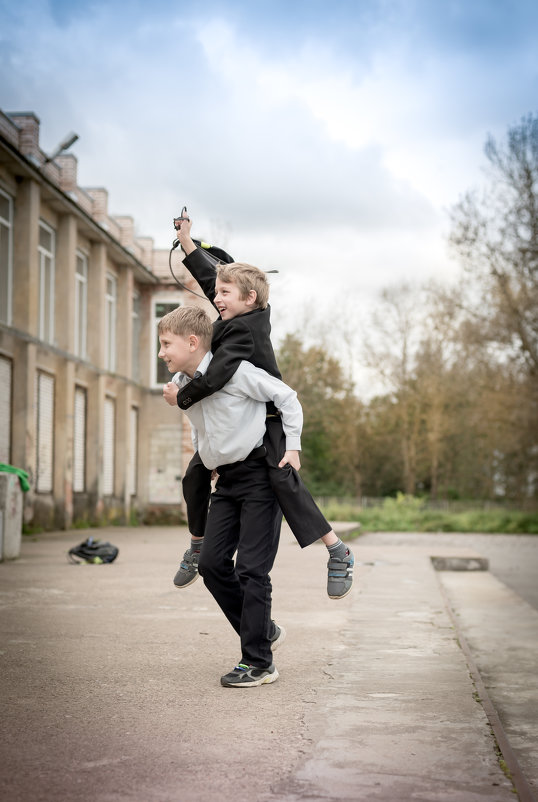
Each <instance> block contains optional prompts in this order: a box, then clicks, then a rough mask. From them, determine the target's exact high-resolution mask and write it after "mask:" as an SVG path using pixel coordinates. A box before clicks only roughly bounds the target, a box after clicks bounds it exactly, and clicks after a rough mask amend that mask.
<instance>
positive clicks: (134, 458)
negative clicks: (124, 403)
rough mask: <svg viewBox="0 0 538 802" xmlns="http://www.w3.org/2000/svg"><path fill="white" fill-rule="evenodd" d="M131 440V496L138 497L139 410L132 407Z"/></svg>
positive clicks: (130, 421)
mask: <svg viewBox="0 0 538 802" xmlns="http://www.w3.org/2000/svg"><path fill="white" fill-rule="evenodd" d="M129 440H130V450H129V453H130V457H129V460H130V461H129V478H128V483H129V495H131V496H136V487H137V484H138V482H137V479H138V477H137V470H136V466H137V463H138V409H137V408H136V407H131V417H130V420H129Z"/></svg>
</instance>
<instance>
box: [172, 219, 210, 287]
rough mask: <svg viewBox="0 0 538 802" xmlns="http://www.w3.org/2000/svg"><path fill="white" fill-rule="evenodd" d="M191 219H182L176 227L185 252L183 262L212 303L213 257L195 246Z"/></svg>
mask: <svg viewBox="0 0 538 802" xmlns="http://www.w3.org/2000/svg"><path fill="white" fill-rule="evenodd" d="M191 226H192V221H191V220H183V221H182V222H181V228H179V229H177V238H178V240H179V243H180V245H181V247H182V249H183V251H184V253H185V258H184V260H183V264H184V265H185V267H186V268H187V270H188V271H189V273H190V274H191V275H192V276H193V277H194V278H195V279H196V281H197V282H198V284H199V285H200V287H201V288H202V291H203V293H204V295H205V296H206V297H207V298H208V299H209V300H210V301H211V303H213V299H214V297H215V280H216V277H217V273H216V269H215V267H216V263H215V261H214V259H212V258H211V256H209V255H208V254H206V253H204V251H203V250H201V249H200V248H198V247H197V246H196V243H195V242H194V240H193V239H192V237H191Z"/></svg>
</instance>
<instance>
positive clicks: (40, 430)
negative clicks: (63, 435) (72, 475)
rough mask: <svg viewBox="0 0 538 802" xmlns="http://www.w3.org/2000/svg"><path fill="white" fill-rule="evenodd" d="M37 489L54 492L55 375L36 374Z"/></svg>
mask: <svg viewBox="0 0 538 802" xmlns="http://www.w3.org/2000/svg"><path fill="white" fill-rule="evenodd" d="M35 388H36V402H35V411H36V482H35V486H36V490H37V492H38V493H52V483H53V465H54V377H53V376H49V374H48V373H41V371H38V373H37V375H36V385H35Z"/></svg>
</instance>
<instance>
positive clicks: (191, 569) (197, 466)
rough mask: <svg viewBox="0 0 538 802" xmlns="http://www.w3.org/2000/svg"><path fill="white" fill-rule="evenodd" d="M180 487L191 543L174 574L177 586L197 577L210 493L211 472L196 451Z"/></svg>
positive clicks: (184, 584) (185, 585)
mask: <svg viewBox="0 0 538 802" xmlns="http://www.w3.org/2000/svg"><path fill="white" fill-rule="evenodd" d="M182 486H183V498H184V499H185V505H186V507H187V523H188V526H189V531H190V533H191V545H190V548H188V549H187V551H186V552H185V554H184V555H183V559H182V561H181V564H180V566H179V569H178V571H177V573H176V575H175V577H174V585H175V586H176V587H177V588H186V587H188V586H189V585H192V583H193V582H194V581H195V580H196V579H198V559H199V557H200V550H201V547H202V543H203V538H204V532H205V526H206V522H207V511H208V507H209V498H210V494H211V471H209V470H208V469H207V468H206V467H205V465H204V464H203V463H202V460H201V459H200V456H199V454H198V452H196V454H194V456H193V458H192V459H191V461H190V462H189V465H188V467H187V470H186V471H185V476H184V477H183V481H182Z"/></svg>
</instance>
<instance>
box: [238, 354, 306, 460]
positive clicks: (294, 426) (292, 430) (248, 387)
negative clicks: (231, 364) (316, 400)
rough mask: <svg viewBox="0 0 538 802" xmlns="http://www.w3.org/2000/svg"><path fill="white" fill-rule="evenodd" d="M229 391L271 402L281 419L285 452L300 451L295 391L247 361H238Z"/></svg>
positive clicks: (299, 417) (300, 427) (300, 420)
mask: <svg viewBox="0 0 538 802" xmlns="http://www.w3.org/2000/svg"><path fill="white" fill-rule="evenodd" d="M233 388H234V389H233V391H234V392H236V391H238V392H242V393H244V395H246V396H248V397H249V398H254V399H255V400H256V401H265V402H267V401H272V402H273V403H274V405H275V407H276V408H277V409H278V410H279V412H280V414H281V416H282V428H283V429H284V434H285V435H286V451H300V450H301V433H302V430H303V409H302V407H301V404H300V403H299V399H298V398H297V393H296V392H295V390H292V388H291V387H288V385H287V384H284V382H283V381H281V380H280V379H277V378H275V377H274V376H271V375H270V374H269V373H267V372H266V371H265V370H262V369H261V368H255V367H254V365H251V364H250V362H241V364H240V365H239V367H238V369H237V372H236V374H235V377H234V381H233ZM229 389H231V387H230V388H229Z"/></svg>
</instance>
